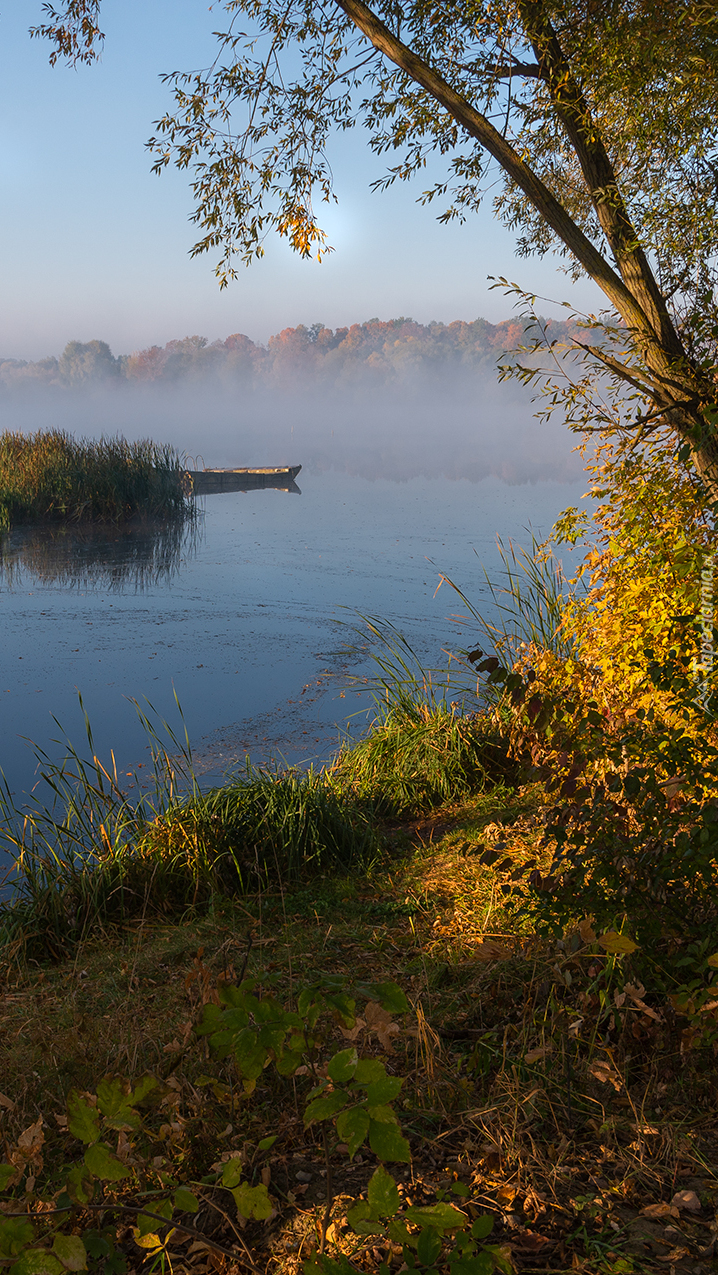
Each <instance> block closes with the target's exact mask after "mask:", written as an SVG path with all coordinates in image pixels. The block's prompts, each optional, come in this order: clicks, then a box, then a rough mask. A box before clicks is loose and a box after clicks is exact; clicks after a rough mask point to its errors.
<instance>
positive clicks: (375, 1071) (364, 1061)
mask: <svg viewBox="0 0 718 1275" xmlns="http://www.w3.org/2000/svg"><path fill="white" fill-rule="evenodd" d="M385 1079H386V1067H385V1066H384V1064H383V1062H379V1059H378V1058H361V1059H360V1060H359V1062H358V1063H357V1068H356V1071H355V1072H354V1080H355V1081H356V1083H357V1084H358V1085H365V1086H366V1085H373V1084H376V1082H377V1081H378V1080H385Z"/></svg>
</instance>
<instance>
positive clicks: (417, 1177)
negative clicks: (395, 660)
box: [0, 670, 718, 1275]
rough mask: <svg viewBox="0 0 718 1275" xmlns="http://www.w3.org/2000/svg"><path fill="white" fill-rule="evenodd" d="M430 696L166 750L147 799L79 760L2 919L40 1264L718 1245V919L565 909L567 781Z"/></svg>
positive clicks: (440, 1263)
mask: <svg viewBox="0 0 718 1275" xmlns="http://www.w3.org/2000/svg"><path fill="white" fill-rule="evenodd" d="M492 672H495V670H492ZM513 691H515V687H514V688H513ZM513 691H512V692H511V693H513ZM535 715H536V714H534V716H535ZM410 717H411V713H409V714H408V716H407V715H405V716H404V718H403V719H401V718H400V717H398V716H397V713H396V712H394V713H393V715H392V714H391V713H390V714H388V715H387V717H386V719H385V720H384V722H383V723H379V724H378V725H377V727H376V729H375V731H374V732H373V734H372V735H371V736H369V738H368V740H367V741H362V742H361V743H360V744H359V746H358V747H357V749H356V750H355V751H354V750H345V751H344V752H343V753H342V754H341V755H340V757H339V759H338V762H337V765H336V766H335V768H334V769H333V770H330V771H328V772H325V773H323V774H310V775H308V776H301V775H297V774H294V773H291V772H290V773H288V774H287V773H285V774H270V773H261V772H252V771H248V772H247V773H246V774H245V775H243V776H240V777H239V778H238V780H237V781H236V782H234V783H232V784H229V785H227V786H226V787H225V788H223V789H218V790H215V791H214V792H211V793H209V794H205V795H200V794H198V793H196V792H195V793H190V795H188V796H187V797H185V798H183V799H181V800H180V799H177V798H176V796H174V795H173V794H174V792H175V791H176V789H173V787H172V783H171V782H169V779H170V778H171V773H172V774H174V772H172V765H173V762H172V759H171V758H169V757H168V756H167V754H161V753H158V754H157V755H156V767H157V775H158V787H159V796H158V795H157V794H156V793H155V794H154V796H153V797H152V803H150V801H149V799H148V802H147V803H146V804H145V806H144V807H143V809H142V810H141V812H140V814H139V815H138V813H137V810H136V806H130V804H129V803H128V801H127V798H126V796H124V795H123V794H122V792H121V791H120V788H119V785H118V782H117V778H116V776H109V775H107V774H106V772H104V775H103V774H102V773H100V772H98V770H97V769H95V770H93V769H92V767H91V766H90V765H89V764H87V763H85V764H84V774H83V771H82V767H81V765H80V764H79V759H77V758H76V759H75V762H74V763H73V765H72V767H71V770H72V774H70V773H69V771H68V773H67V774H66V775H65V781H64V782H66V784H67V785H68V786H67V787H66V788H63V787H62V783H61V782H60V779H59V777H58V775H57V774H56V775H55V780H56V787H57V789H58V790H59V791H60V795H61V800H60V802H59V808H58V810H57V811H55V812H45V813H44V814H42V812H40V811H36V812H35V813H34V815H33V816H32V818H31V819H30V821H29V822H28V823H27V824H26V825H25V829H24V831H23V834H22V835H23V836H24V838H25V840H24V842H23V854H24V856H25V861H26V867H27V868H28V869H29V872H28V876H27V883H28V884H27V885H26V888H25V890H24V893H23V894H22V895H21V896H20V899H19V901H18V903H17V904H15V905H14V906H13V907H10V908H6V909H5V910H4V913H3V916H4V925H5V943H4V946H3V949H2V967H1V968H2V979H3V984H2V997H1V999H0V1039H1V1041H2V1044H0V1049H1V1050H2V1064H1V1065H2V1075H3V1083H2V1090H3V1093H2V1095H1V1096H0V1122H1V1128H2V1135H3V1139H4V1145H5V1148H6V1150H5V1161H4V1163H2V1164H0V1202H2V1205H3V1209H4V1210H5V1214H6V1216H5V1217H4V1218H3V1217H2V1216H1V1215H0V1260H2V1261H4V1262H5V1263H6V1264H7V1265H8V1266H9V1267H11V1269H12V1272H13V1275H32V1272H36V1273H38V1275H40V1273H41V1272H46V1273H47V1275H62V1272H63V1271H64V1270H67V1269H81V1268H82V1267H81V1265H80V1264H81V1263H82V1262H85V1263H86V1264H87V1266H88V1267H89V1269H90V1270H93V1271H94V1270H98V1271H107V1272H113V1273H117V1275H122V1273H123V1272H125V1271H127V1272H132V1271H137V1270H139V1269H143V1270H147V1271H150V1270H155V1269H159V1270H163V1271H164V1270H172V1271H177V1272H184V1271H188V1272H197V1275H208V1272H210V1271H222V1272H224V1271H226V1272H227V1275H230V1272H232V1271H251V1272H255V1273H257V1272H265V1271H267V1272H269V1271H271V1272H281V1273H282V1275H284V1273H285V1272H286V1273H287V1275H295V1273H296V1272H299V1270H303V1275H351V1273H352V1272H354V1271H360V1272H366V1273H369V1272H372V1273H374V1272H376V1273H377V1275H388V1273H391V1275H398V1273H399V1272H400V1271H401V1270H404V1269H407V1268H408V1269H410V1270H411V1269H415V1270H417V1271H418V1272H419V1273H420V1275H434V1273H435V1272H438V1275H491V1273H492V1272H493V1271H503V1272H504V1275H507V1273H508V1272H510V1271H511V1270H515V1271H517V1272H519V1271H521V1272H524V1273H525V1275H529V1273H531V1275H539V1272H544V1273H545V1275H549V1273H550V1272H559V1271H561V1272H564V1271H569V1270H572V1271H583V1272H585V1275H626V1273H631V1272H636V1273H638V1272H657V1271H668V1270H673V1271H675V1272H676V1273H677V1275H689V1272H690V1275H708V1273H709V1272H710V1271H712V1270H714V1269H715V1267H716V1264H715V1248H714V1246H715V1243H716V1237H717V1236H718V1225H717V1224H716V1221H715V1210H716V1205H717V1204H718V1172H717V1170H716V1166H717V1165H718V1119H717V1118H716V1110H717V1109H718V1091H717V1088H716V1072H715V1046H716V1040H717V1039H718V1030H716V1028H718V1022H717V1023H714V1019H716V1017H717V1016H716V1004H718V997H717V996H716V987H715V982H716V979H717V978H718V970H717V969H716V966H717V965H718V959H716V957H718V953H716V952H715V949H716V948H718V941H717V942H715V944H714V945H713V947H711V946H710V933H711V932H710V929H708V931H707V934H708V940H707V941H706V940H704V939H701V940H700V942H698V941H696V943H694V944H693V946H691V943H690V942H687V941H684V940H683V939H680V938H675V937H674V938H673V939H671V937H670V934H671V933H672V931H670V932H668V937H667V938H665V937H664V938H662V939H661V941H660V942H659V941H658V940H655V941H653V940H650V936H649V937H647V939H646V940H645V942H636V941H635V938H634V937H632V935H635V930H633V929H632V918H631V916H629V915H627V914H626V913H625V909H624V911H623V913H622V914H621V903H620V901H619V902H618V903H617V906H616V923H615V925H612V926H607V925H606V924H605V923H603V924H601V923H599V922H597V921H596V920H595V917H593V916H592V915H591V913H590V911H588V909H587V908H586V906H585V904H584V901H583V899H582V897H581V895H580V892H577V893H575V895H574V901H573V913H572V915H570V916H569V915H568V913H567V912H566V910H565V908H564V910H563V911H561V910H559V911H557V913H556V917H555V921H556V924H555V927H554V929H555V932H554V934H553V936H551V935H550V933H549V928H550V927H548V928H547V926H546V925H545V924H541V925H539V926H538V929H537V919H538V920H539V921H540V920H541V918H542V915H543V914H542V913H541V911H540V910H539V912H538V913H537V912H536V910H535V908H533V906H532V903H531V899H532V897H537V891H538V895H539V896H540V895H541V894H542V893H543V895H544V896H545V894H546V892H545V891H542V890H541V888H540V887H541V885H542V884H543V882H544V881H545V880H546V878H547V876H548V874H549V872H550V870H551V867H550V865H551V864H552V862H553V855H554V847H553V846H552V845H551V844H548V843H547V842H546V836H545V830H546V826H547V821H548V822H550V819H551V817H552V811H554V809H555V802H556V792H555V786H554V785H552V781H551V779H550V778H549V779H546V778H542V777H540V776H538V777H537V776H535V775H533V776H532V775H530V774H529V773H528V769H527V759H524V761H521V759H519V761H518V762H517V759H516V758H515V757H514V758H513V759H510V758H509V756H508V751H509V750H508V737H507V736H506V734H502V733H501V731H500V730H499V729H498V728H497V722H498V721H499V720H500V719H499V717H497V716H496V715H495V716H494V717H492V718H490V719H489V718H486V719H484V720H477V721H474V720H473V719H472V720H471V721H469V720H467V719H456V720H454V721H452V714H451V713H449V712H447V710H446V709H445V708H443V707H441V706H438V707H437V706H434V708H433V709H430V708H427V709H426V711H425V712H424V713H423V714H421V713H420V714H418V715H417V717H416V721H415V723H414V729H413V734H412V727H411V722H410V720H409V719H410ZM408 758H411V765H410V766H409V763H408V761H407V759H408ZM528 761H530V755H529V756H528ZM442 765H443V768H444V769H445V771H446V775H445V777H444V779H443V780H442V778H441V773H440V772H441V770H442ZM170 772H171V773H170ZM73 775H74V778H73ZM78 776H79V780H78ZM163 776H164V778H163ZM462 776H463V778H462ZM447 777H448V778H447ZM78 782H79V783H80V786H79V787H78ZM459 783H461V784H462V785H463V787H462V789H461V796H460V798H456V799H454V800H453V801H450V800H447V795H446V794H447V792H448V791H449V789H450V787H451V785H457V784H459ZM444 784H448V785H449V787H448V788H445V787H444ZM552 788H553V790H552ZM163 793H164V796H163V795H162V794H163ZM71 796H72V801H70V800H69V798H70V797H71ZM671 800H674V798H672V799H671ZM18 835H19V834H18ZM90 850H92V856H93V857H92V864H93V870H92V871H88V870H87V867H86V861H87V856H88V852H89V851H90ZM532 883H533V884H532ZM532 891H533V894H532ZM83 892H84V893H83ZM694 948H695V949H696V950H693V949H694ZM698 948H700V950H698ZM51 958H53V959H51ZM355 1048H356V1050H357V1052H358V1055H359V1056H360V1057H361V1058H362V1059H363V1060H364V1061H363V1063H361V1064H357V1063H356V1061H355V1058H354V1054H353V1051H354V1049H355ZM361 1067H364V1071H362V1070H361ZM372 1078H373V1079H372ZM372 1086H373V1088H372ZM387 1130H388V1131H389V1132H388V1133H387ZM349 1152H353V1154H352V1155H351V1156H350V1154H349ZM3 1185H4V1190H3V1189H2V1188H3ZM357 1201H359V1203H358V1205H357ZM51 1208H54V1209H56V1210H58V1211H57V1212H48V1210H50V1209H51ZM63 1210H64V1211H63ZM11 1213H12V1214H17V1215H18V1217H13V1218H11V1217H10V1216H9V1215H10V1214H11ZM23 1226H24V1227H25V1228H26V1229H25V1230H24V1231H22V1230H21V1228H22V1227H23ZM18 1228H20V1229H18ZM3 1245H4V1247H3ZM320 1250H323V1252H322V1251H320ZM312 1253H314V1256H312ZM68 1260H69V1261H71V1262H74V1263H75V1264H74V1265H68V1264H67V1262H68ZM53 1263H54V1264H53Z"/></svg>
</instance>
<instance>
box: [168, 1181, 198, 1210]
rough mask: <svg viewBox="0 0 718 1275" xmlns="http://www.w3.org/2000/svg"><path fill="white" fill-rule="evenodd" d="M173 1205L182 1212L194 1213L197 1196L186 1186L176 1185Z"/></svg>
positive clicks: (196, 1207) (196, 1208)
mask: <svg viewBox="0 0 718 1275" xmlns="http://www.w3.org/2000/svg"><path fill="white" fill-rule="evenodd" d="M174 1205H175V1208H176V1209H181V1210H182V1212H183V1213H196V1212H197V1210H198V1208H199V1200H198V1199H197V1196H196V1195H194V1194H193V1193H192V1191H190V1189H189V1187H187V1186H178V1187H177V1190H176V1191H175V1193H174Z"/></svg>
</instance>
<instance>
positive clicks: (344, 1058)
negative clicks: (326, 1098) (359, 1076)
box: [327, 1047, 359, 1084]
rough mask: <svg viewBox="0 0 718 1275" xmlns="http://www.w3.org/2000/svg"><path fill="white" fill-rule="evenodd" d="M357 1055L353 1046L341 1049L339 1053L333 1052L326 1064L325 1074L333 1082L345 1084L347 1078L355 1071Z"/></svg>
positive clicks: (349, 1078) (357, 1060)
mask: <svg viewBox="0 0 718 1275" xmlns="http://www.w3.org/2000/svg"><path fill="white" fill-rule="evenodd" d="M358 1062H359V1055H358V1053H357V1051H356V1049H354V1048H353V1047H352V1048H351V1049H342V1050H341V1052H340V1053H338V1054H335V1055H334V1057H333V1058H332V1059H331V1060H330V1062H329V1064H328V1066H327V1075H328V1076H329V1079H330V1080H333V1081H334V1083H335V1084H345V1083H346V1081H347V1080H351V1078H352V1076H353V1075H354V1072H355V1071H356V1066H357V1063H358Z"/></svg>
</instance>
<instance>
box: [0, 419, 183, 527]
mask: <svg viewBox="0 0 718 1275" xmlns="http://www.w3.org/2000/svg"><path fill="white" fill-rule="evenodd" d="M183 478H184V469H183V466H182V464H181V461H180V458H179V456H178V455H177V453H176V452H175V450H174V448H172V447H170V446H169V445H159V444H157V443H152V442H150V441H149V440H143V441H140V442H135V443H130V442H127V440H126V439H124V438H108V439H100V440H99V442H98V441H90V440H87V439H82V440H79V441H78V440H76V439H74V438H72V437H71V436H70V435H69V434H67V433H65V432H64V431H62V430H56V429H51V430H39V431H38V432H37V433H36V434H21V433H18V432H12V431H10V430H7V431H5V432H4V433H3V434H0V530H6V531H7V530H8V529H9V528H10V527H11V526H12V525H14V524H19V523H30V522H80V521H95V522H122V521H124V520H126V519H127V518H131V517H132V516H133V515H137V514H148V515H161V516H182V515H185V514H187V513H189V511H190V510H191V508H192V501H191V497H190V496H189V495H188V494H187V492H186V490H185V487H184V483H183Z"/></svg>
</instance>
